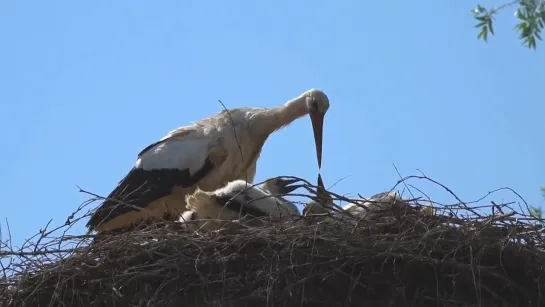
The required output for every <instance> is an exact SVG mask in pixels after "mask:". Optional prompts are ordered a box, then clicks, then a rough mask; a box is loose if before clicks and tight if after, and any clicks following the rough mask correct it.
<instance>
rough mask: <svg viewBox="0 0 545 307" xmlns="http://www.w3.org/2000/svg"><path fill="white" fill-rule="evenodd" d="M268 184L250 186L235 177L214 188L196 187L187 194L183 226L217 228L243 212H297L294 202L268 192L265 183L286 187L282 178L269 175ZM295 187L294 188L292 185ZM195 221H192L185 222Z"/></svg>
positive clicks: (275, 214) (277, 214) (259, 214)
mask: <svg viewBox="0 0 545 307" xmlns="http://www.w3.org/2000/svg"><path fill="white" fill-rule="evenodd" d="M269 182H273V183H272V184H268V185H264V184H262V185H259V186H253V185H252V184H250V183H248V182H246V181H244V180H234V181H231V182H229V183H227V185H226V186H224V187H222V188H220V189H217V190H215V191H213V192H207V191H203V190H201V189H199V188H197V189H196V190H195V192H193V193H192V194H188V195H187V196H186V202H187V209H188V211H185V212H183V213H182V214H181V216H180V219H179V222H181V223H183V224H184V228H186V229H195V228H193V227H192V226H194V227H196V229H201V230H204V231H211V230H217V229H220V228H221V227H222V226H223V225H224V224H225V221H233V220H237V219H240V218H241V217H243V216H250V217H272V218H275V219H277V220H280V219H282V218H288V217H290V216H293V215H300V213H299V210H298V209H297V206H295V205H294V204H293V203H291V202H288V201H286V200H281V199H279V198H277V197H275V196H273V195H271V194H270V191H268V190H266V188H267V187H269V188H273V187H274V188H273V190H274V189H278V190H284V191H288V190H289V189H290V188H289V187H283V186H281V185H282V184H284V183H285V182H284V181H282V180H277V179H276V178H275V179H272V180H270V181H269ZM293 189H295V188H293ZM190 221H194V222H192V223H187V222H190Z"/></svg>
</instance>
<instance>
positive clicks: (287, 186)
mask: <svg viewBox="0 0 545 307" xmlns="http://www.w3.org/2000/svg"><path fill="white" fill-rule="evenodd" d="M297 181H299V180H297V179H282V178H272V179H268V180H267V181H265V182H264V183H262V184H261V185H260V186H259V187H260V188H261V189H262V190H264V191H265V192H268V193H270V194H273V195H285V194H288V193H291V192H293V191H294V190H296V189H298V188H299V187H300V186H297V185H292V184H293V183H296V182H297Z"/></svg>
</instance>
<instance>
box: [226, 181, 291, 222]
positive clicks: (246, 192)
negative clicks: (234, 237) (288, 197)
mask: <svg viewBox="0 0 545 307" xmlns="http://www.w3.org/2000/svg"><path fill="white" fill-rule="evenodd" d="M215 194H216V195H218V196H229V197H231V198H234V199H235V200H236V201H238V202H241V203H244V199H245V198H250V199H251V200H250V201H247V202H246V203H245V206H249V207H253V208H256V209H257V210H260V211H262V212H265V213H266V214H267V215H269V216H272V217H281V216H286V215H291V214H299V210H298V209H297V207H296V206H295V205H294V204H292V203H291V202H284V201H282V200H280V199H278V198H277V197H274V196H272V195H271V194H269V193H267V192H266V191H264V190H263V189H262V188H261V187H259V186H252V185H251V184H249V183H247V182H245V181H244V180H235V181H231V182H229V183H228V184H227V185H226V186H225V187H223V188H221V189H219V190H217V191H216V192H215Z"/></svg>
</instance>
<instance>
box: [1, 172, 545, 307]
mask: <svg viewBox="0 0 545 307" xmlns="http://www.w3.org/2000/svg"><path fill="white" fill-rule="evenodd" d="M412 178H415V179H419V180H420V179H426V178H427V177H425V176H418V177H412ZM401 182H403V181H400V182H398V184H399V183H401ZM303 184H304V185H305V187H307V188H308V189H309V192H310V193H312V191H313V189H314V188H315V187H314V186H312V185H310V184H309V183H308V182H306V183H303ZM437 184H439V183H437ZM445 189H446V187H445ZM447 192H448V193H452V195H454V196H455V194H454V193H453V192H452V191H450V190H447ZM334 196H335V198H336V199H342V200H344V201H350V200H348V199H346V198H344V197H342V196H340V195H336V194H334ZM415 198H416V197H415ZM455 198H457V202H458V203H457V204H456V205H449V206H437V205H435V207H436V208H440V209H441V210H443V211H441V210H440V211H439V213H440V214H437V215H435V216H415V215H411V216H401V217H397V218H391V219H389V220H382V221H378V222H377V223H375V224H372V225H364V224H359V225H358V227H357V228H354V226H351V225H349V224H347V223H343V222H342V221H337V222H335V223H333V222H323V221H319V220H318V221H317V220H316V219H310V218H304V217H302V218H298V219H297V220H294V221H291V222H285V223H272V222H269V223H267V224H266V226H265V227H239V228H237V229H230V230H221V231H219V232H215V233H184V232H183V231H182V229H181V227H180V225H179V224H176V223H161V224H156V225H142V226H140V227H139V228H138V229H135V230H134V231H132V232H128V233H124V234H120V235H117V236H105V237H101V238H100V240H97V238H95V237H94V236H92V235H87V236H69V235H66V234H64V235H61V236H59V237H53V238H51V235H52V232H51V231H47V230H46V229H44V230H42V231H41V232H40V234H39V236H38V237H37V238H38V239H36V238H35V239H32V240H36V242H35V243H34V244H33V245H32V246H25V247H23V249H21V250H18V251H13V250H9V249H8V246H9V245H8V244H2V245H0V247H1V251H0V257H10V258H11V259H12V260H13V259H15V260H13V261H12V262H11V264H10V265H9V267H7V268H4V276H5V278H4V279H2V280H0V306H328V307H329V306H331V307H334V306H434V307H436V306H543V305H545V297H543V293H545V270H544V269H543V267H544V265H545V253H544V251H543V248H544V240H543V231H542V228H541V227H540V225H541V224H542V221H540V220H536V219H534V218H531V217H528V216H525V215H523V214H522V213H521V212H519V213H517V212H516V211H515V210H513V209H512V208H511V207H510V205H511V204H503V205H497V204H495V203H493V204H491V205H489V206H488V209H490V211H492V212H493V215H485V214H479V213H478V211H479V210H481V209H483V208H484V207H485V206H484V205H482V204H481V205H478V204H472V207H470V206H469V205H468V203H463V202H462V201H461V200H460V199H459V198H458V197H457V196H455ZM352 201H354V200H352ZM411 206H413V207H418V206H421V205H420V204H418V201H416V200H415V201H412V202H411ZM75 215H76V214H73V215H72V216H71V218H70V219H69V221H67V224H66V225H65V226H63V227H64V228H69V227H70V225H73V224H74V223H76V222H77V221H78V220H79V219H77V218H75V217H74V216H75ZM46 228H47V227H46ZM64 228H62V227H61V229H60V230H64ZM47 238H49V239H47ZM32 240H31V241H32ZM29 242H30V241H29ZM28 244H30V243H28Z"/></svg>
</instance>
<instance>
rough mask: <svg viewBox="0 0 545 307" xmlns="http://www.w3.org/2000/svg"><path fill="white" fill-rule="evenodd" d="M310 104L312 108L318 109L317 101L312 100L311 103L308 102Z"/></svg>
mask: <svg viewBox="0 0 545 307" xmlns="http://www.w3.org/2000/svg"><path fill="white" fill-rule="evenodd" d="M310 106H311V107H312V108H313V109H314V110H318V101H316V100H312V103H311V104H310Z"/></svg>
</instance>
